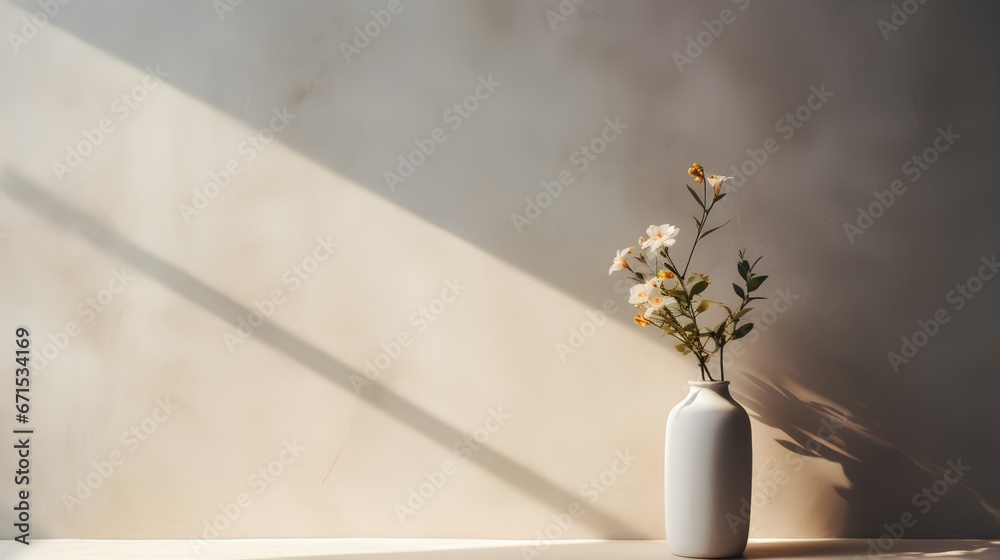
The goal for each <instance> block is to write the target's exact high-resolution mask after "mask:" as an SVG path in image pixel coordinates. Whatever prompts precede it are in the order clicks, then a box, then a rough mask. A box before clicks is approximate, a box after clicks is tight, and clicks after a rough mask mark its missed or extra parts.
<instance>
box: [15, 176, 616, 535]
mask: <svg viewBox="0 0 1000 560" xmlns="http://www.w3.org/2000/svg"><path fill="white" fill-rule="evenodd" d="M2 190H3V191H4V192H5V193H6V194H7V195H8V196H9V197H10V198H13V199H14V200H16V201H17V202H19V203H21V204H22V205H23V206H25V207H26V208H28V209H30V210H32V211H34V212H35V213H37V214H39V215H40V216H41V217H43V218H45V219H47V220H49V221H51V222H52V223H53V224H58V225H59V226H60V227H64V228H67V229H69V230H71V231H75V232H76V233H77V234H78V235H80V236H81V237H82V238H84V239H85V240H87V241H88V242H89V243H91V244H93V245H94V246H95V247H96V248H98V249H99V250H101V251H104V252H106V253H108V254H111V255H114V256H115V257H117V258H120V259H122V261H123V262H125V263H128V264H129V265H130V266H132V267H134V268H135V269H136V270H138V271H141V272H142V273H143V274H146V275H148V276H149V277H150V278H153V279H155V280H157V281H158V282H160V283H161V284H163V285H164V286H165V287H167V288H169V289H170V290H172V291H174V292H175V293H177V294H178V295H179V296H181V297H183V298H185V299H187V300H189V301H191V302H192V303H194V304H196V305H198V306H199V307H201V308H202V309H204V310H205V311H206V312H208V313H211V314H213V315H215V316H217V317H219V318H220V319H222V320H224V321H228V320H230V318H231V317H244V316H246V315H247V314H249V313H250V311H251V310H250V309H248V308H246V307H244V306H242V305H241V304H239V303H238V302H236V301H235V300H234V299H232V298H231V297H229V296H227V295H226V294H224V293H222V292H220V291H218V290H216V289H215V288H212V287H211V286H208V285H207V284H205V283H203V282H202V281H200V280H198V279H197V278H195V277H194V276H192V275H191V274H189V273H188V272H186V271H184V270H182V269H180V268H178V267H176V266H174V265H172V264H170V263H169V262H167V261H164V260H163V259H160V258H159V257H157V256H155V255H153V254H151V253H149V252H147V251H145V250H143V249H142V248H141V247H139V246H137V245H135V244H133V243H132V242H130V241H129V240H127V239H125V238H124V237H122V236H121V235H120V234H118V233H117V232H115V231H114V230H112V229H111V228H109V227H107V226H105V225H103V224H101V223H99V222H98V221H96V220H94V219H93V218H92V217H90V216H88V215H87V214H85V213H83V212H81V211H80V210H78V209H76V208H74V207H72V206H71V205H69V204H66V203H64V202H62V201H60V200H58V199H57V198H56V197H55V196H53V195H52V194H50V193H48V192H46V191H44V190H42V189H41V188H39V187H37V186H35V185H32V184H30V183H29V182H27V181H26V180H24V179H21V178H19V177H16V176H8V177H7V178H6V179H5V180H4V182H3V187H2ZM255 336H256V337H257V339H258V340H260V341H261V342H264V343H265V344H267V345H268V346H270V347H271V348H273V349H274V350H276V351H278V352H281V353H282V354H285V355H286V356H288V357H289V358H292V359H293V360H295V361H296V362H298V363H300V364H302V365H303V366H305V367H307V368H309V369H311V370H312V371H314V372H316V373H317V374H319V375H322V376H324V377H325V378H327V379H329V380H330V381H332V382H334V383H337V384H339V385H340V386H342V387H343V388H344V389H346V390H348V391H352V390H353V389H352V388H353V385H352V384H351V376H352V375H354V374H358V373H360V372H356V371H354V370H352V369H351V368H350V367H348V366H347V365H345V364H344V363H342V362H340V361H339V360H337V359H336V358H333V357H332V356H330V355H329V354H327V353H325V352H324V351H323V350H321V349H320V348H318V347H316V346H314V345H313V344H311V343H309V342H307V341H305V340H303V339H301V338H299V337H298V336H296V335H295V334H293V333H292V332H290V331H288V330H286V329H284V328H282V327H280V326H277V325H275V324H274V323H272V322H270V321H268V322H265V323H263V324H262V325H261V326H260V327H257V330H256V331H255ZM359 398H362V399H364V400H366V401H368V403H369V404H371V405H372V406H375V407H377V408H379V409H380V410H381V411H382V412H384V413H385V414H387V415H389V416H392V417H393V418H395V419H396V420H397V421H399V422H400V423H402V424H403V425H405V426H409V427H410V428H412V429H414V430H417V431H418V432H420V433H422V434H424V435H425V436H426V437H428V438H429V439H430V440H432V441H434V442H437V443H438V444H439V445H441V446H442V447H443V448H445V449H451V447H452V445H453V443H454V442H455V441H459V440H461V439H462V438H463V437H464V434H463V433H462V432H461V431H459V430H458V429H456V428H454V427H453V426H451V425H449V424H447V423H446V422H444V421H442V420H441V419H439V418H438V417H437V416H435V415H433V414H432V413H430V412H428V411H427V410H425V409H424V408H422V407H420V406H419V405H417V404H415V403H414V402H412V401H411V400H410V399H408V398H406V397H405V396H403V395H400V394H398V393H396V392H395V391H393V390H392V389H390V388H387V387H385V386H384V385H383V384H381V383H380V382H379V381H378V380H374V381H372V382H371V385H370V386H369V387H368V388H367V390H366V391H364V392H363V393H362V394H361V395H360V397H359ZM469 460H470V461H472V462H475V463H478V464H479V466H481V467H483V468H484V469H486V470H487V471H489V472H490V473H491V474H492V475H493V476H495V477H496V478H497V479H499V480H503V481H505V482H506V483H508V484H509V485H510V486H512V487H513V488H515V489H516V490H518V491H520V492H522V493H523V494H525V495H526V496H529V497H530V498H532V499H535V500H537V501H541V502H544V503H546V504H548V505H550V506H551V507H552V508H553V510H554V511H561V510H562V509H564V508H565V507H566V504H568V503H571V502H573V501H575V500H576V499H577V496H576V495H575V494H573V493H572V492H570V491H567V490H564V489H563V488H560V487H559V486H558V485H557V484H555V483H554V482H552V481H551V480H548V479H546V478H544V477H543V476H541V475H539V474H538V473H536V472H535V471H533V470H531V469H530V468H528V467H526V466H525V465H523V464H521V463H519V462H517V461H516V460H514V459H512V458H510V457H508V456H507V455H505V454H503V453H501V452H499V451H496V450H495V449H493V448H491V447H490V446H489V445H487V444H481V445H480V447H479V449H478V450H477V451H476V453H475V454H474V455H471V456H470V457H469ZM581 523H585V524H588V525H592V526H594V527H595V528H597V529H598V530H601V531H604V532H606V533H608V534H611V535H631V534H632V533H633V531H632V530H631V529H629V527H628V526H627V525H626V524H625V523H623V522H622V521H621V520H619V519H618V518H617V517H615V516H613V515H611V514H609V513H607V512H606V511H604V510H603V509H601V508H599V507H596V506H592V507H591V508H590V509H589V510H588V516H587V518H586V519H584V520H582V521H581Z"/></svg>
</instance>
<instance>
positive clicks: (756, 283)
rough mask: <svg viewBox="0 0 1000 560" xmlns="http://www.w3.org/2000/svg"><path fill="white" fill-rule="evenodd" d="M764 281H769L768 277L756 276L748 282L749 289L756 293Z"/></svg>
mask: <svg viewBox="0 0 1000 560" xmlns="http://www.w3.org/2000/svg"><path fill="white" fill-rule="evenodd" d="M764 280H767V275H764V276H754V277H753V278H751V279H750V280H748V281H747V289H748V290H750V291H751V292H752V291H755V290H756V289H757V288H759V287H760V285H761V284H763V283H764Z"/></svg>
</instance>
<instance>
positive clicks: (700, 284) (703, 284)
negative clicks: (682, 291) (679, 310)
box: [691, 280, 708, 297]
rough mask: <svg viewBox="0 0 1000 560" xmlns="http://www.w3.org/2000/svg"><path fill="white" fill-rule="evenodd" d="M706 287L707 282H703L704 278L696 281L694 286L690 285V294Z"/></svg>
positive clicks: (702, 290) (696, 293)
mask: <svg viewBox="0 0 1000 560" xmlns="http://www.w3.org/2000/svg"><path fill="white" fill-rule="evenodd" d="M707 287H708V282H705V281H704V280H702V281H701V282H698V283H697V284H695V285H694V286H691V296H692V297H693V296H696V295H698V294H700V293H702V292H704V291H705V288H707Z"/></svg>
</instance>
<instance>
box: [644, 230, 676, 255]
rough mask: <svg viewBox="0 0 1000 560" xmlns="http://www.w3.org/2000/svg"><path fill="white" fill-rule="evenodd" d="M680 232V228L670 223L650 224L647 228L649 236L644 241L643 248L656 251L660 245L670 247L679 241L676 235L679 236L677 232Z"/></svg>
mask: <svg viewBox="0 0 1000 560" xmlns="http://www.w3.org/2000/svg"><path fill="white" fill-rule="evenodd" d="M680 232H681V230H680V228H677V227H674V226H672V225H670V224H663V225H662V226H649V227H648V228H646V235H647V236H649V237H648V238H647V239H646V241H644V242H643V243H642V248H643V249H652V250H654V251H655V250H657V249H659V248H660V247H670V246H671V245H673V244H674V243H676V242H677V240H676V239H674V237H677V234H678V233H680Z"/></svg>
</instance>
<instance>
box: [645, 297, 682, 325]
mask: <svg viewBox="0 0 1000 560" xmlns="http://www.w3.org/2000/svg"><path fill="white" fill-rule="evenodd" d="M646 303H647V305H649V308H648V309H646V314H645V317H646V318H647V319H649V317H650V316H652V315H653V313H655V312H657V311H659V310H660V309H663V308H664V307H666V306H668V305H673V304H675V303H677V300H676V299H674V298H672V297H664V296H661V295H659V294H657V295H654V296H652V297H650V298H649V300H648V301H647V302H646Z"/></svg>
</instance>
